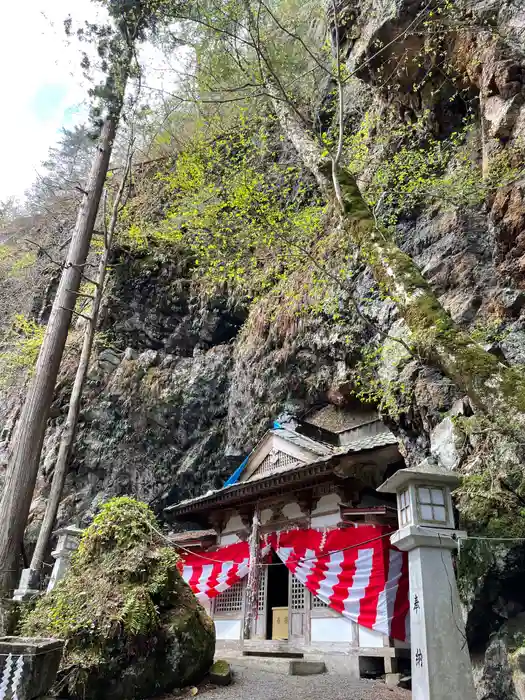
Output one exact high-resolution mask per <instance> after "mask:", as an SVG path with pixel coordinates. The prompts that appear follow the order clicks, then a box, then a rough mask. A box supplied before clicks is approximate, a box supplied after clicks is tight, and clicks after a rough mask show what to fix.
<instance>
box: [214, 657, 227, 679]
mask: <svg viewBox="0 0 525 700" xmlns="http://www.w3.org/2000/svg"><path fill="white" fill-rule="evenodd" d="M229 672H230V664H229V663H228V662H227V661H223V660H222V659H219V660H218V661H216V662H215V663H214V664H213V666H212V667H211V669H210V673H215V674H217V675H218V676H226V675H227V674H228V673H229Z"/></svg>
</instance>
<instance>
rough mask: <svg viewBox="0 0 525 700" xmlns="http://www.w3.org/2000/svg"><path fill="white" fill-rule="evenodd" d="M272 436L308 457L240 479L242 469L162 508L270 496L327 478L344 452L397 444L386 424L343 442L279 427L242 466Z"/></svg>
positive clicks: (200, 507) (184, 509)
mask: <svg viewBox="0 0 525 700" xmlns="http://www.w3.org/2000/svg"><path fill="white" fill-rule="evenodd" d="M272 436H275V437H277V438H279V439H283V440H285V441H287V442H289V443H290V444H292V445H293V446H294V447H295V448H298V449H300V450H304V451H306V452H308V453H309V455H310V458H309V459H308V461H304V460H301V459H300V458H298V459H296V460H295V461H292V462H290V463H289V464H287V465H286V466H285V467H277V468H276V469H275V470H273V471H272V472H270V473H267V472H266V473H265V472H260V473H257V470H255V471H254V472H253V473H252V474H251V475H250V476H249V477H248V478H247V479H246V480H245V481H241V480H240V478H242V471H241V472H240V473H239V476H238V477H237V479H236V480H235V481H232V480H231V479H230V480H228V481H227V482H226V484H225V485H224V486H223V487H222V488H221V489H217V490H215V491H209V492H208V493H206V494H204V495H202V496H197V497H196V498H192V499H189V500H186V501H182V502H181V503H177V504H174V505H172V506H168V507H167V508H166V509H165V510H166V511H167V512H170V513H172V514H174V515H176V516H181V515H185V514H189V513H197V512H199V511H200V512H205V511H210V510H213V509H214V508H215V509H216V508H220V507H223V506H224V505H226V504H228V505H234V504H237V503H242V502H243V501H246V500H247V499H249V498H250V497H253V496H256V495H257V496H258V495H261V496H262V495H264V496H266V495H268V496H269V495H272V493H276V492H277V491H278V490H279V489H281V490H282V489H283V488H284V489H290V490H292V489H294V488H297V487H299V486H301V487H305V486H308V485H312V484H314V483H319V481H320V480H321V481H322V479H323V478H324V479H325V480H326V479H327V478H329V477H330V475H331V474H333V472H334V469H335V468H336V467H337V466H338V465H339V463H340V462H341V460H342V459H343V458H344V457H345V456H349V455H352V454H359V453H370V452H373V451H380V452H381V451H382V450H385V449H386V448H388V447H390V446H393V445H396V444H397V439H396V438H395V436H394V435H393V434H392V433H391V432H390V431H389V430H388V429H387V428H386V427H385V429H384V430H383V431H381V432H377V433H375V434H372V435H364V436H361V437H356V439H355V440H353V441H352V442H350V443H349V444H347V445H344V446H334V445H326V444H324V443H320V442H317V441H315V440H312V439H311V438H308V437H306V436H304V435H300V434H298V433H295V432H294V431H292V430H287V429H284V428H278V429H274V430H272V431H268V433H267V434H266V435H265V437H264V438H263V440H261V442H260V443H259V444H258V445H257V447H256V448H255V449H254V450H253V452H252V453H251V455H250V456H249V457H248V458H247V459H246V460H245V462H243V465H241V467H242V468H243V469H245V468H246V465H248V466H249V464H250V460H252V458H253V455H257V453H258V452H259V454H260V456H259V463H260V464H262V462H261V457H264V454H265V453H263V452H261V447H262V446H264V444H265V441H266V442H268V441H269V440H270V439H271V438H272ZM237 472H239V470H237ZM237 472H236V473H237ZM354 476H357V477H358V476H359V474H358V465H357V466H356V473H355V474H354Z"/></svg>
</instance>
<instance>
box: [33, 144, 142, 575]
mask: <svg viewBox="0 0 525 700" xmlns="http://www.w3.org/2000/svg"><path fill="white" fill-rule="evenodd" d="M132 157H133V151H132V146H131V144H130V152H129V155H128V159H127V163H126V166H125V169H124V173H123V175H122V179H121V181H120V185H119V187H118V189H117V192H116V194H115V197H114V200H113V205H112V210H111V216H110V220H109V223H108V222H107V221H106V213H105V211H104V212H103V217H104V221H103V228H104V248H103V251H102V254H101V256H100V259H99V263H98V271H97V275H96V277H95V290H94V294H93V295H92V296H91V295H88V296H89V298H90V300H91V305H90V309H89V316H88V317H87V324H86V327H85V331H84V339H83V342H82V350H81V353H80V359H79V362H78V366H77V371H76V374H75V381H74V382H73V389H72V391H71V397H70V399H69V407H68V412H67V417H66V422H65V424H64V428H63V433H62V436H61V439H60V446H59V448H58V456H57V460H56V462H55V469H54V472H53V479H52V482H51V488H50V491H49V498H48V500H47V504H46V511H45V513H44V519H43V521H42V525H41V527H40V530H39V533H38V539H37V542H36V545H35V550H34V552H33V557H32V559H31V565H30V568H31V569H32V570H33V571H34V572H35V574H36V573H37V572H40V570H41V568H42V565H43V563H44V558H45V555H46V551H47V547H48V544H49V540H50V539H51V533H52V531H53V526H54V523H55V519H56V516H57V513H58V507H59V505H60V499H61V497H62V491H63V489H64V482H65V480H66V476H67V460H68V457H69V453H70V451H71V447H72V445H73V441H74V439H75V434H76V429H77V423H78V416H79V413H80V403H81V400H82V391H83V388H84V383H85V380H86V376H87V372H88V368H89V362H90V358H91V351H92V348H93V341H94V338H95V331H96V328H97V322H98V317H99V310H100V305H101V303H102V296H103V294H104V288H105V280H106V273H107V269H108V263H109V256H110V254H111V250H112V244H113V237H114V234H115V229H116V227H117V222H118V217H119V213H120V210H121V207H122V205H123V202H122V200H123V197H124V193H125V190H126V187H127V183H128V178H129V177H130V176H131V161H132ZM106 196H107V194H106Z"/></svg>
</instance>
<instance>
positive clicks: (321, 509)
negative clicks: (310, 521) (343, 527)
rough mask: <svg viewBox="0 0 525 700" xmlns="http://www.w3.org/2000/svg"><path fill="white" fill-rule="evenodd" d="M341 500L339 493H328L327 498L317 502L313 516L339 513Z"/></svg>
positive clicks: (323, 497)
mask: <svg viewBox="0 0 525 700" xmlns="http://www.w3.org/2000/svg"><path fill="white" fill-rule="evenodd" d="M340 501H341V499H340V498H339V496H338V495H337V493H327V494H326V496H321V498H320V499H319V500H318V501H317V503H316V506H315V508H314V509H313V511H312V515H317V514H318V513H326V512H329V511H331V510H332V511H335V510H336V511H338V512H339V503H340Z"/></svg>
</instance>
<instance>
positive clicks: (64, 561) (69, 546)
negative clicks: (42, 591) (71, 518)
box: [47, 525, 83, 593]
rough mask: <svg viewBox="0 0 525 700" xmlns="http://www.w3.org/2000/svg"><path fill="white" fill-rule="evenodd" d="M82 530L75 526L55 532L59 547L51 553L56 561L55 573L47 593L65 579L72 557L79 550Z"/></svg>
mask: <svg viewBox="0 0 525 700" xmlns="http://www.w3.org/2000/svg"><path fill="white" fill-rule="evenodd" d="M82 532H83V531H82V530H81V529H80V528H78V527H75V526H74V525H69V526H68V527H63V528H60V530H55V532H54V533H53V534H54V535H58V542H57V547H56V549H55V550H54V551H52V552H51V556H52V557H53V559H54V560H55V565H54V566H53V571H52V572H51V577H50V579H49V583H48V586H47V592H48V593H49V592H50V591H52V590H53V588H54V587H55V586H56V585H57V583H58V582H59V581H60V580H61V579H63V578H64V576H65V575H66V571H67V570H68V569H69V565H70V560H71V555H72V554H73V552H74V551H75V550H76V549H77V547H78V545H79V542H80V537H81V536H82Z"/></svg>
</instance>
